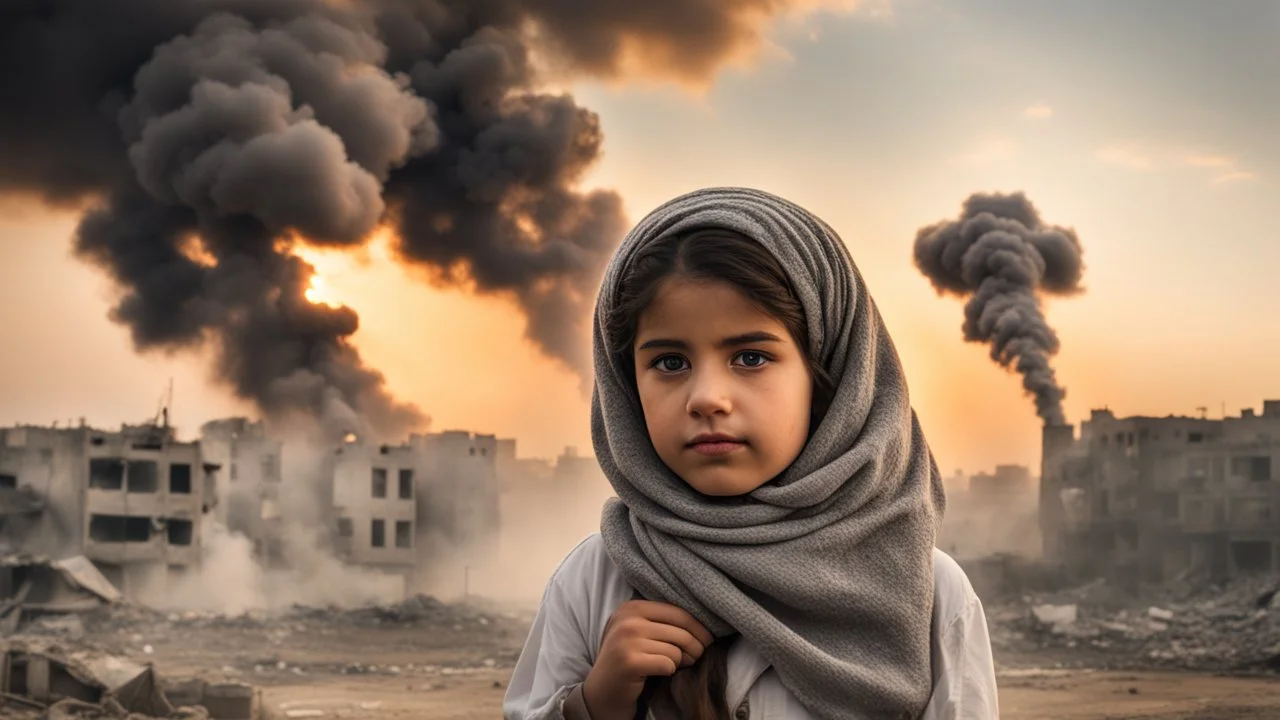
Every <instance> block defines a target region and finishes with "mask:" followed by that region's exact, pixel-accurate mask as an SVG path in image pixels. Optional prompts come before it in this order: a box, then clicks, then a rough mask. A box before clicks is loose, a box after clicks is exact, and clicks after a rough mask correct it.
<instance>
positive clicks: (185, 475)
mask: <svg viewBox="0 0 1280 720" xmlns="http://www.w3.org/2000/svg"><path fill="white" fill-rule="evenodd" d="M169 492H171V493H176V494H179V495H190V494H191V466H190V465H187V464H185V463H180V464H174V465H170V466H169Z"/></svg>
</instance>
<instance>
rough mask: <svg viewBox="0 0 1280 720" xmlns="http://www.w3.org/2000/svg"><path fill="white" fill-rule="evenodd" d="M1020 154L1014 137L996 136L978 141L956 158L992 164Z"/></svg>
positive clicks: (967, 161)
mask: <svg viewBox="0 0 1280 720" xmlns="http://www.w3.org/2000/svg"><path fill="white" fill-rule="evenodd" d="M1017 154H1018V142H1017V141H1016V140H1013V139H1012V138H1001V137H994V138H988V139H986V140H983V141H982V142H980V143H978V144H977V145H976V146H975V147H974V148H973V149H972V150H970V151H969V152H967V153H965V154H963V155H960V156H958V157H957V158H956V160H958V161H959V162H963V163H970V164H973V165H991V164H995V163H999V162H1004V161H1007V160H1012V159H1013V158H1014V157H1015V156H1016V155H1017Z"/></svg>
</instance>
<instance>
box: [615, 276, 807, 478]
mask: <svg viewBox="0 0 1280 720" xmlns="http://www.w3.org/2000/svg"><path fill="white" fill-rule="evenodd" d="M634 357H635V366H636V385H637V387H638V388H639V390H640V403H641V405H642V406H643V408H644V419H645V424H646V425H647V426H648V429H649V439H650V440H652V441H653V447H654V449H655V450H657V452H658V457H660V458H661V459H662V461H663V462H664V463H666V464H667V467H669V468H671V469H672V471H674V472H675V473H676V474H677V475H679V476H680V477H681V478H682V479H683V480H684V481H685V482H686V483H688V484H689V485H690V486H692V487H693V488H694V489H695V490H697V491H698V492H700V493H702V494H704V495H713V496H731V495H744V494H746V493H749V492H751V491H752V490H755V489H756V488H758V487H760V486H761V485H763V484H765V483H766V482H768V481H770V480H772V479H773V478H774V477H776V476H777V475H778V474H779V473H781V472H782V471H783V470H785V469H786V468H787V466H788V465H790V464H791V462H792V461H793V460H795V459H796V456H798V455H799V454H800V451H801V450H802V449H803V448H804V444H805V441H806V438H807V437H808V434H809V408H810V403H811V401H812V396H813V381H812V378H811V377H810V373H809V369H808V367H807V365H806V364H805V359H804V356H803V354H802V353H801V352H800V348H799V347H797V346H796V344H795V341H794V340H792V338H791V334H790V333H788V332H787V329H786V327H785V326H784V325H782V323H780V322H779V321H778V320H777V319H775V318H774V317H773V316H771V315H768V314H766V313H765V312H763V311H762V310H760V309H759V308H757V307H756V306H755V305H753V304H752V303H751V302H750V301H749V300H748V299H747V297H746V296H745V295H744V294H743V293H742V292H741V291H739V290H738V289H737V288H735V287H734V286H733V285H730V284H728V283H724V282H719V281H708V280H689V279H684V278H680V277H673V278H669V279H667V280H665V281H664V282H663V284H662V286H661V287H660V288H659V290H658V292H657V294H656V296H655V297H654V300H653V302H652V303H650V304H649V307H648V308H646V309H645V311H644V312H643V313H642V314H641V315H640V319H639V324H638V327H637V331H636V342H635V347H634Z"/></svg>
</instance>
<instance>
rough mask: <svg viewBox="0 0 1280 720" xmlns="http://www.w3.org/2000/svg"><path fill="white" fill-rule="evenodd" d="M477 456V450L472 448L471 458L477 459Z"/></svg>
mask: <svg viewBox="0 0 1280 720" xmlns="http://www.w3.org/2000/svg"><path fill="white" fill-rule="evenodd" d="M475 454H476V449H475V448H471V456H472V457H475Z"/></svg>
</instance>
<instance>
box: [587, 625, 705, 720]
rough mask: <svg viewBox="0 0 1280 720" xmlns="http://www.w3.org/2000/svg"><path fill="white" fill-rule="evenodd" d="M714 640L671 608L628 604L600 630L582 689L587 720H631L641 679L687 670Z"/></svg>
mask: <svg viewBox="0 0 1280 720" xmlns="http://www.w3.org/2000/svg"><path fill="white" fill-rule="evenodd" d="M713 640H714V638H713V637H712V635H711V633H710V632H708V631H707V629H706V628H705V627H703V626H702V624H701V623H699V622H698V621H697V620H695V619H694V618H693V616H692V615H690V614H689V613H687V612H685V611H684V610H681V609H680V608H678V607H676V606H675V605H668V604H666V603H660V602H652V601H649V600H632V601H630V602H626V603H623V604H622V605H621V606H620V607H619V608H618V609H617V610H616V611H615V612H614V613H613V616H612V617H610V618H609V622H608V624H607V625H605V628H604V640H603V641H602V642H601V644H600V655H599V657H597V658H596V663H595V665H594V666H593V667H592V668H591V672H589V673H587V679H586V680H585V681H584V682H583V684H582V699H583V700H584V701H585V702H586V704H587V711H588V712H589V713H590V714H591V718H592V720H615V719H616V720H631V719H632V717H633V716H634V715H635V712H636V700H638V699H639V698H640V693H641V692H642V691H643V690H644V682H645V678H647V677H649V676H651V675H667V676H670V675H673V674H675V672H676V670H678V669H680V668H682V667H687V666H689V665H692V664H693V663H694V661H696V660H697V659H698V658H699V657H702V651H703V650H704V649H706V647H707V646H708V645H710V644H711V643H712V641H713Z"/></svg>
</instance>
